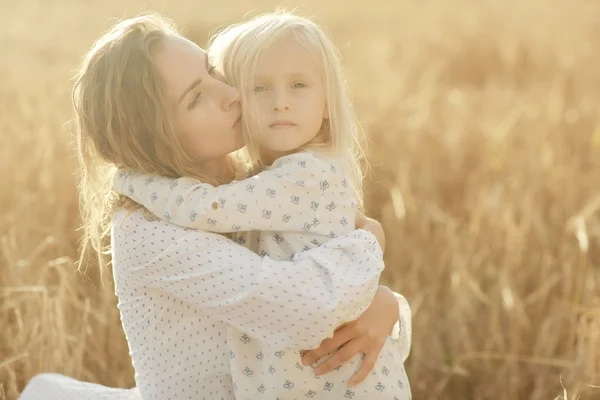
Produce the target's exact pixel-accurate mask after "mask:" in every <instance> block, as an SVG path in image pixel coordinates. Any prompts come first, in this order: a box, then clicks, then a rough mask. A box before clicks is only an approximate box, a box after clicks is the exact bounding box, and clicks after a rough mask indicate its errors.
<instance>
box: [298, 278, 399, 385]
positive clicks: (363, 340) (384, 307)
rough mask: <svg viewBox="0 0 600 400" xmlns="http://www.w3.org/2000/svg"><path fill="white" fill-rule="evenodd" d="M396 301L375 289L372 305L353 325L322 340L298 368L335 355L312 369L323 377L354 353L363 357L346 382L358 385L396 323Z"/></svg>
mask: <svg viewBox="0 0 600 400" xmlns="http://www.w3.org/2000/svg"><path fill="white" fill-rule="evenodd" d="M399 315H400V313H399V309H398V300H397V299H396V296H394V293H393V292H392V291H391V290H390V289H389V288H388V287H386V286H379V288H378V289H377V293H376V294H375V297H374V298H373V302H372V303H371V305H370V306H369V308H367V310H366V311H365V312H364V313H363V314H362V315H361V316H360V317H359V318H358V319H357V320H355V321H352V322H349V323H347V324H344V325H342V326H340V327H339V328H338V329H337V330H336V331H335V333H334V334H333V337H332V338H331V339H325V340H323V341H322V342H321V345H320V346H319V347H318V348H316V349H314V350H309V351H307V352H306V353H304V355H303V357H302V364H304V365H305V366H307V365H312V364H314V363H315V362H316V361H318V360H319V359H320V358H321V357H323V356H325V355H327V354H329V353H332V352H335V353H333V354H332V355H331V357H329V358H328V359H327V360H326V361H324V362H323V363H322V364H320V365H319V366H318V367H316V368H315V373H316V374H317V375H322V374H325V373H327V372H329V371H331V370H333V369H335V368H337V367H339V366H340V365H342V364H343V363H345V362H346V361H348V360H350V359H351V358H352V357H354V356H355V355H356V354H358V353H364V354H365V357H364V360H363V364H362V366H361V368H360V370H358V372H357V373H356V374H354V376H353V377H352V378H351V379H350V381H348V386H349V387H352V386H354V385H356V384H358V383H360V382H362V381H363V380H364V379H365V378H366V377H367V375H368V374H369V372H371V370H372V369H373V367H374V366H375V362H376V361H377V358H378V357H379V353H380V352H381V349H382V348H383V345H384V344H385V341H386V339H387V337H388V335H390V333H391V332H392V329H393V327H394V325H395V324H396V322H398V319H399Z"/></svg>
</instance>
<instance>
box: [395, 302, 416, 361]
mask: <svg viewBox="0 0 600 400" xmlns="http://www.w3.org/2000/svg"><path fill="white" fill-rule="evenodd" d="M394 295H395V296H396V299H397V300H398V309H399V312H400V318H399V319H398V322H397V323H396V325H395V326H394V329H393V331H392V335H391V337H392V338H393V339H395V340H396V341H397V345H398V350H399V351H400V355H401V356H402V361H404V362H406V359H407V358H408V355H409V354H410V347H411V342H412V312H411V310H410V305H409V304H408V301H407V300H406V298H405V297H404V296H402V295H401V294H399V293H396V292H394Z"/></svg>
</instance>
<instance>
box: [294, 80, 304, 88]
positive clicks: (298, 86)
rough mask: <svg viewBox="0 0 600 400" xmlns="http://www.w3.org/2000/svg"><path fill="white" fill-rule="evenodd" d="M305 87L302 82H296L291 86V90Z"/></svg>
mask: <svg viewBox="0 0 600 400" xmlns="http://www.w3.org/2000/svg"><path fill="white" fill-rule="evenodd" d="M305 87H306V83H303V82H296V83H294V84H293V85H292V88H294V89H302V88H305Z"/></svg>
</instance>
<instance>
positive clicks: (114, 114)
mask: <svg viewBox="0 0 600 400" xmlns="http://www.w3.org/2000/svg"><path fill="white" fill-rule="evenodd" d="M74 104H75V108H76V111H77V117H78V118H77V122H78V130H77V143H78V156H79V160H80V164H81V172H82V176H81V185H80V193H81V204H82V209H83V216H84V222H85V228H86V229H85V237H84V239H85V242H84V243H85V245H84V251H83V252H82V257H83V256H85V255H86V253H87V252H86V250H89V249H90V246H91V248H92V249H93V251H95V252H96V253H97V254H98V260H99V262H100V263H101V264H103V263H105V262H106V260H105V259H104V258H103V256H102V254H103V252H104V250H107V249H106V247H105V244H106V240H107V236H108V233H109V232H112V234H111V242H112V248H111V250H112V258H113V260H112V263H113V273H114V279H115V286H116V293H117V296H118V298H119V309H120V311H121V318H122V322H123V328H124V330H125V333H126V336H127V340H128V343H129V347H130V354H131V357H132V360H133V365H134V368H135V371H136V383H137V385H138V388H139V392H140V394H141V397H142V398H144V399H188V398H190V399H192V398H193V399H198V398H207V399H215V398H223V399H232V398H233V385H234V384H235V382H233V381H232V379H231V373H230V370H229V366H228V349H227V342H226V340H225V337H226V332H227V329H229V328H230V327H234V328H236V329H239V330H241V331H242V332H244V333H245V334H244V335H242V336H240V338H239V340H242V341H244V340H265V341H268V342H269V343H270V344H271V345H272V346H273V347H275V348H279V349H281V351H285V350H286V349H293V348H305V349H311V348H315V347H317V346H319V344H321V345H320V346H319V348H317V349H316V350H313V351H311V352H309V353H308V354H307V356H308V358H309V359H315V358H318V357H320V356H322V355H324V354H327V353H328V352H330V351H332V350H335V349H336V348H337V347H339V346H340V345H344V346H343V347H342V348H341V350H340V351H338V352H337V353H335V354H334V355H333V356H332V357H331V358H330V359H329V360H328V361H327V362H326V366H327V368H329V369H331V368H335V367H336V366H337V365H339V364H340V363H342V362H343V361H345V360H347V359H349V358H350V357H351V356H353V355H354V354H356V353H357V352H362V353H369V354H370V353H372V352H377V353H378V352H379V350H380V349H381V348H382V346H383V343H384V341H385V339H386V338H387V336H388V334H389V333H390V331H391V330H392V327H393V326H394V325H395V324H396V322H397V321H398V319H399V305H398V301H397V300H396V297H395V296H394V295H393V293H391V291H389V289H387V288H385V287H378V285H377V282H378V279H379V275H380V273H381V270H382V269H383V263H382V258H381V249H380V247H379V245H378V244H377V243H376V239H375V236H373V235H372V234H371V233H368V232H366V231H363V230H359V231H355V232H353V233H351V234H348V235H345V236H341V237H339V238H336V239H332V240H331V241H329V242H327V243H326V244H324V245H323V246H321V247H318V248H315V249H313V250H310V251H307V252H305V253H302V254H301V255H299V256H298V257H296V258H295V259H294V261H286V262H283V261H277V262H276V261H273V260H270V259H269V258H261V257H259V256H257V255H256V254H254V253H252V252H251V251H249V250H248V249H246V248H244V247H242V246H240V245H238V244H236V243H234V242H233V241H231V240H229V239H228V238H226V237H224V236H221V235H217V234H213V233H208V232H201V231H194V230H189V229H185V228H181V227H178V226H175V225H172V224H169V223H167V222H165V221H161V220H156V219H155V218H153V217H151V216H150V215H149V214H148V213H145V212H144V210H143V209H142V208H141V207H139V206H138V205H136V204H133V203H132V202H131V201H129V200H127V199H126V198H122V197H118V196H114V195H113V192H112V189H111V182H112V178H113V176H114V173H115V170H116V168H126V169H131V170H136V171H140V172H144V173H155V174H160V175H165V176H173V177H178V176H189V177H194V178H196V179H200V180H202V181H204V182H207V183H212V184H222V183H226V182H229V181H231V180H232V179H233V178H234V175H235V164H234V163H233V161H232V159H231V157H230V156H229V155H230V153H232V152H234V151H236V150H238V149H240V148H241V147H242V146H243V144H244V143H243V140H242V133H241V127H240V123H239V120H240V116H241V115H240V98H239V95H238V93H237V92H236V91H235V90H234V89H233V88H232V87H230V86H228V85H227V84H226V83H225V82H224V79H223V78H222V77H221V76H220V75H218V73H217V72H216V71H214V70H213V69H212V68H210V67H209V66H208V62H207V56H206V53H205V52H204V50H202V49H200V48H199V47H198V46H196V45H195V44H193V43H191V42H189V41H188V40H186V39H184V38H183V37H181V36H179V35H178V34H177V33H176V31H175V28H174V27H173V25H171V24H170V23H168V22H167V21H165V20H164V19H162V18H160V17H157V16H144V17H138V18H133V19H131V20H127V21H124V22H122V23H119V24H117V25H116V26H115V27H113V28H112V29H111V30H110V31H109V32H108V33H107V34H106V35H104V36H103V37H102V38H101V39H100V40H99V41H98V42H97V43H96V44H95V45H94V47H93V48H92V50H91V51H90V53H89V54H88V56H87V58H86V60H85V61H84V64H83V66H82V68H81V71H80V74H79V76H78V80H77V83H76V85H75V89H74ZM371 226H373V225H371ZM373 229H376V227H375V228H373ZM359 266H360V268H359ZM341 268H350V269H352V270H353V271H354V270H356V271H359V272H357V273H355V274H343V273H336V271H339V270H340V269H341ZM309 278H310V279H309ZM400 300H401V301H403V298H401V297H400ZM371 301H372V302H371ZM369 304H370V306H369ZM402 304H405V303H404V302H403V303H402ZM367 307H368V309H367ZM365 309H367V310H366V311H365ZM403 315H407V314H406V313H405V314H403ZM352 320H354V322H352V323H349V324H347V325H345V326H344V327H343V328H341V329H339V330H338V331H337V333H336V334H335V335H333V334H334V331H335V330H336V328H337V327H339V326H340V325H342V324H343V323H344V322H346V321H352ZM403 322H405V324H406V325H407V326H408V323H409V321H408V320H406V321H403ZM364 326H368V329H364ZM332 335H333V338H331V339H328V340H324V339H326V338H328V337H331V336H332ZM406 344H407V346H408V345H409V342H408V336H407V339H406ZM407 346H405V347H406V349H407ZM363 368H364V369H365V370H366V371H368V370H369V369H370V368H371V366H370V365H368V364H365V365H363ZM88 385H89V384H88ZM75 386H77V390H78V392H77V393H78V394H80V395H81V394H83V393H85V394H86V396H87V397H88V398H118V397H115V396H117V395H119V396H120V395H123V396H126V395H127V396H128V395H135V393H134V392H130V391H121V392H118V393H116V392H114V389H109V388H105V389H106V392H105V393H106V394H103V393H101V392H102V390H101V389H98V385H93V387H94V389H95V390H96V391H94V396H97V397H93V396H92V395H91V391H87V392H86V388H85V386H86V384H82V383H80V382H76V381H71V380H69V379H68V378H63V377H57V376H55V375H41V376H38V377H36V378H34V379H33V380H32V382H31V383H30V385H29V386H28V387H27V388H26V390H25V391H24V393H23V395H22V398H23V399H26V398H35V397H34V396H35V392H36V390H40V389H42V390H43V389H44V388H45V387H52V388H53V389H54V390H57V391H59V392H60V391H61V390H62V391H63V392H62V394H61V396H63V397H61V398H65V397H66V396H67V395H68V393H73V392H72V391H71V392H69V391H70V390H71V389H73V387H75ZM90 387H91V385H90ZM109 391H110V393H109ZM45 393H46V394H47V393H48V390H45ZM46 394H45V395H44V398H48V397H47V396H46ZM98 396H105V397H98ZM111 396H112V397H111ZM257 397H260V396H257Z"/></svg>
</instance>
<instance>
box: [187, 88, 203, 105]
mask: <svg viewBox="0 0 600 400" xmlns="http://www.w3.org/2000/svg"><path fill="white" fill-rule="evenodd" d="M201 94H202V93H201V92H198V93H196V94H195V95H194V97H193V98H192V101H191V102H190V105H189V106H188V109H192V108H194V107H195V106H196V104H198V102H199V101H200V95H201Z"/></svg>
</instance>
